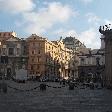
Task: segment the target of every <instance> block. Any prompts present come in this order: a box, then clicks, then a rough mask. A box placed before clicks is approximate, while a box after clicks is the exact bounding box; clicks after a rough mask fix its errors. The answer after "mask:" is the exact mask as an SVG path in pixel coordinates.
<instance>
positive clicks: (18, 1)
mask: <svg viewBox="0 0 112 112" xmlns="http://www.w3.org/2000/svg"><path fill="white" fill-rule="evenodd" d="M34 7H35V4H34V3H33V0H0V10H2V11H7V12H9V13H21V12H26V11H31V10H33V8H34Z"/></svg>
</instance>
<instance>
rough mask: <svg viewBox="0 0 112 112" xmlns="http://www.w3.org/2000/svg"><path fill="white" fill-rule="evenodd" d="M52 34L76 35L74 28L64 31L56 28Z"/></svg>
mask: <svg viewBox="0 0 112 112" xmlns="http://www.w3.org/2000/svg"><path fill="white" fill-rule="evenodd" d="M53 34H55V35H58V36H62V37H70V36H71V37H78V35H77V32H76V31H75V30H69V31H67V30H66V31H65V30H64V29H58V30H56V31H54V32H53Z"/></svg>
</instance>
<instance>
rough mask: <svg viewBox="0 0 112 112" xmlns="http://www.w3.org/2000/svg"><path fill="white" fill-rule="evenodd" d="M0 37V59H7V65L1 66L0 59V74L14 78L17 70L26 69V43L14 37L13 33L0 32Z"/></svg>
mask: <svg viewBox="0 0 112 112" xmlns="http://www.w3.org/2000/svg"><path fill="white" fill-rule="evenodd" d="M0 35H1V37H0V40H1V41H0V43H1V45H0V57H2V56H7V57H8V62H7V64H3V63H2V59H0V60H1V62H0V66H1V69H0V72H1V74H6V75H7V77H11V76H15V77H16V71H17V70H18V69H21V68H22V67H23V66H24V68H25V69H26V68H27V53H26V51H27V50H26V48H27V47H26V46H27V45H26V42H25V40H22V39H19V38H18V37H16V36H17V35H16V33H15V32H0ZM4 68H5V70H4ZM4 72H5V73H4Z"/></svg>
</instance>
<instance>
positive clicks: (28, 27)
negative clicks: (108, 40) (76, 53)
mask: <svg viewBox="0 0 112 112" xmlns="http://www.w3.org/2000/svg"><path fill="white" fill-rule="evenodd" d="M111 5H112V0H0V31H15V32H16V33H17V34H18V37H20V38H27V37H29V36H30V35H31V34H37V35H39V36H42V37H46V38H47V39H48V40H50V41H51V40H59V39H60V37H61V36H62V37H63V38H65V37H67V36H72V37H75V38H77V39H79V40H80V41H81V42H82V43H84V44H85V45H86V47H88V48H92V49H97V48H100V46H101V41H100V33H99V31H98V29H99V26H100V25H105V24H111V23H112V14H111V13H110V11H111V10H112V6H111Z"/></svg>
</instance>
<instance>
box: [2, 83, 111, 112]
mask: <svg viewBox="0 0 112 112" xmlns="http://www.w3.org/2000/svg"><path fill="white" fill-rule="evenodd" d="M6 82H7V84H8V85H10V86H11V87H15V88H19V89H22V90H24V89H31V88H33V87H36V86H39V85H40V82H27V83H25V84H22V83H16V82H12V81H6ZM44 83H46V84H47V85H49V86H51V87H47V89H46V90H45V91H40V89H39V88H37V89H35V90H32V91H19V89H18V90H14V89H12V88H8V91H7V93H3V92H1V93H0V112H112V91H111V90H107V89H104V88H103V89H94V90H90V89H89V88H86V89H80V87H78V88H75V89H74V90H69V89H68V86H66V87H61V86H62V85H60V84H59V83H56V82H44ZM56 86H57V87H58V86H59V87H61V88H53V87H56Z"/></svg>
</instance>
